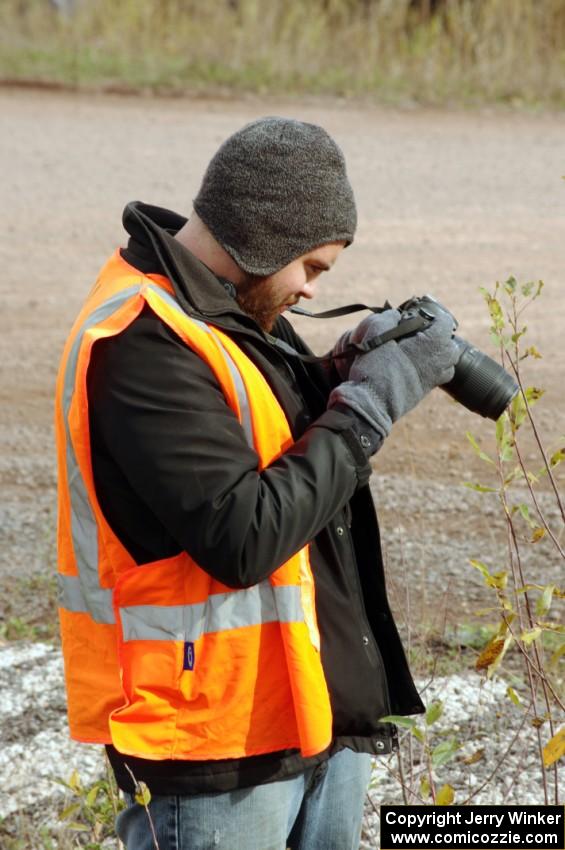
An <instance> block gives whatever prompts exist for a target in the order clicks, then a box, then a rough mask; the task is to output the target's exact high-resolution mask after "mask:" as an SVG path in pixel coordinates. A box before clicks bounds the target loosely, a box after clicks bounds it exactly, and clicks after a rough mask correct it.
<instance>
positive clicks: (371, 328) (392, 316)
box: [330, 308, 400, 381]
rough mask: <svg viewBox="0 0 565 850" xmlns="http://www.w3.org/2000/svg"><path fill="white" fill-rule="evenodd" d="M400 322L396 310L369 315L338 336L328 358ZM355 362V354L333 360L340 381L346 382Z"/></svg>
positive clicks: (378, 334)
mask: <svg viewBox="0 0 565 850" xmlns="http://www.w3.org/2000/svg"><path fill="white" fill-rule="evenodd" d="M399 321H400V313H399V312H398V310H394V309H392V308H391V309H390V310H385V311H384V313H371V315H370V316H367V317H366V318H365V319H363V321H362V322H359V324H358V325H357V327H356V328H352V329H351V330H349V331H346V332H345V333H344V334H342V335H341V336H340V338H339V339H338V341H337V342H336V344H335V345H334V347H333V348H332V350H331V352H330V356H333V357H334V358H335V356H336V355H340V354H343V352H344V351H345V350H346V348H347V346H348V345H349V344H350V343H351V342H357V343H359V342H365V340H367V339H371V338H372V337H374V336H380V335H381V334H383V333H385V331H389V330H391V328H395V327H396V326H397V324H398V322H399ZM354 360H355V352H353V353H352V354H350V355H345V356H342V357H337V358H336V359H334V360H333V364H334V367H335V370H336V372H337V373H338V375H339V377H340V378H341V380H342V381H347V379H348V378H349V372H350V370H351V366H352V364H353V361H354Z"/></svg>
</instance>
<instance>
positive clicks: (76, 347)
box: [59, 286, 141, 623]
mask: <svg viewBox="0 0 565 850" xmlns="http://www.w3.org/2000/svg"><path fill="white" fill-rule="evenodd" d="M140 290H141V287H140V286H130V287H128V288H127V289H124V290H123V291H122V292H119V293H118V294H117V295H114V296H112V298H109V299H108V300H107V301H104V303H103V304H101V305H100V306H99V307H97V308H96V310H94V311H93V312H92V313H91V314H90V316H89V317H88V318H87V319H86V321H85V323H84V324H83V326H82V327H81V329H80V330H79V332H78V333H77V335H76V337H75V339H74V341H73V344H72V346H71V350H70V352H69V357H68V360H67V368H66V371H65V378H64V382H63V414H64V419H65V434H66V442H67V482H68V487H69V498H70V504H71V534H72V538H73V549H74V553H75V558H76V561H77V568H78V576H63V575H61V574H59V603H60V605H61V607H62V608H66V609H67V610H68V611H75V612H76V611H84V612H88V613H89V614H91V616H92V618H93V619H94V620H95V621H96V622H97V623H114V622H115V618H114V611H113V608H112V594H111V591H110V590H106V589H104V588H101V587H100V579H99V574H98V532H97V527H96V518H95V516H94V511H93V510H92V506H91V504H90V500H89V498H88V492H87V490H86V485H85V483H84V479H83V477H82V474H81V471H80V468H79V465H78V463H77V459H76V455H75V450H74V447H73V443H72V440H71V432H70V427H69V414H70V410H71V405H72V401H73V395H74V391H75V384H76V373H77V364H78V356H79V352H80V347H81V345H82V341H83V339H84V335H85V333H86V331H88V330H90V328H92V327H94V326H95V325H97V324H99V323H100V322H103V321H104V319H107V318H108V316H111V315H112V313H115V312H116V310H118V309H119V308H120V307H121V306H122V304H124V303H125V302H126V301H128V299H130V298H131V297H132V295H136V294H137V293H138V292H139V291H140Z"/></svg>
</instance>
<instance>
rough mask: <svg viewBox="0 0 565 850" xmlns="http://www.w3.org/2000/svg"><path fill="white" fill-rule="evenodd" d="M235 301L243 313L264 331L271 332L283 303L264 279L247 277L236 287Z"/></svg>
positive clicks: (254, 276)
mask: <svg viewBox="0 0 565 850" xmlns="http://www.w3.org/2000/svg"><path fill="white" fill-rule="evenodd" d="M235 300H236V301H237V303H238V304H239V306H240V307H241V309H242V310H243V312H244V313H247V315H248V316H251V318H252V319H254V320H255V321H256V322H257V324H258V325H259V327H260V328H262V329H263V330H264V331H267V332H269V331H271V330H272V328H273V325H274V324H275V322H276V320H277V319H278V317H279V316H280V313H281V307H282V306H283V305H284V303H285V302H284V301H281V300H280V295H278V296H277V294H276V291H275V286H274V285H273V284H272V283H271V281H270V280H269V279H268V278H266V277H259V276H258V275H247V276H246V278H245V280H244V281H242V282H241V283H240V284H238V286H237V292H236V296H235Z"/></svg>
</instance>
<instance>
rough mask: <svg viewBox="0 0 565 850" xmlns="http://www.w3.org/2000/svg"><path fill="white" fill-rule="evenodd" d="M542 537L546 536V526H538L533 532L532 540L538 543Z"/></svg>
mask: <svg viewBox="0 0 565 850" xmlns="http://www.w3.org/2000/svg"><path fill="white" fill-rule="evenodd" d="M542 537H545V528H536V530H535V531H534V533H533V534H532V539H531V541H530V542H531V543H538V541H540V540H541V539H542Z"/></svg>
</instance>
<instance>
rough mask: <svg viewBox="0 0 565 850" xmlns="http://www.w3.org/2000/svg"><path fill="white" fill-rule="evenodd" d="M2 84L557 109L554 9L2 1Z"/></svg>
mask: <svg viewBox="0 0 565 850" xmlns="http://www.w3.org/2000/svg"><path fill="white" fill-rule="evenodd" d="M0 79H2V80H4V81H19V82H28V81H33V82H37V81H39V82H43V83H54V84H63V85H67V86H72V87H75V86H76V87H83V88H86V87H92V88H98V89H100V88H103V89H110V90H115V91H120V90H124V91H129V90H138V89H139V90H149V91H154V92H162V93H167V94H172V93H182V92H186V91H191V92H195V91H196V92H203V93H221V92H231V91H237V92H254V93H260V94H266V93H268V94H281V93H283V94H329V95H334V96H340V97H343V96H345V97H351V96H354V97H369V98H371V99H374V100H377V101H380V102H384V103H410V102H417V103H426V104H450V103H454V104H476V103H479V104H481V103H500V102H502V103H510V104H512V105H525V106H530V105H545V106H559V107H562V106H563V105H565V0H262V2H261V0H2V2H1V3H0Z"/></svg>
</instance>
